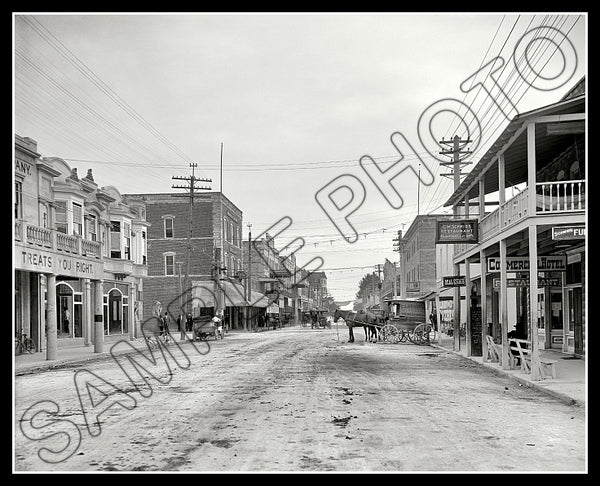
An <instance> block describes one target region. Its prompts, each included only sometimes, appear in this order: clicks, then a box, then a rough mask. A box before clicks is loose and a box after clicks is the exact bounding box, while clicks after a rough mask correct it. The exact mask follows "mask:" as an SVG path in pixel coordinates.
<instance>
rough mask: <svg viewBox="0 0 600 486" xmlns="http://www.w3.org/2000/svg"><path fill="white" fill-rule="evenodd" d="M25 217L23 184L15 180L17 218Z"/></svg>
mask: <svg viewBox="0 0 600 486" xmlns="http://www.w3.org/2000/svg"><path fill="white" fill-rule="evenodd" d="M22 217H23V184H21V182H19V181H16V182H15V219H21V218H22Z"/></svg>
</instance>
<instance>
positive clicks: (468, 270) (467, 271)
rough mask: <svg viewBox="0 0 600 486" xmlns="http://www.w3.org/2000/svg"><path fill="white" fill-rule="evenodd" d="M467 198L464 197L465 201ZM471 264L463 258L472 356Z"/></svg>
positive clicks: (469, 351) (468, 352) (468, 344)
mask: <svg viewBox="0 0 600 486" xmlns="http://www.w3.org/2000/svg"><path fill="white" fill-rule="evenodd" d="M466 202H467V200H466V199H465V203H466ZM470 267H471V264H470V263H469V259H468V258H465V283H466V285H465V309H466V312H467V315H466V316H465V317H466V332H465V339H466V343H467V356H472V354H473V350H472V349H471V268H470Z"/></svg>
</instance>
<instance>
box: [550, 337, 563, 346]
mask: <svg viewBox="0 0 600 486" xmlns="http://www.w3.org/2000/svg"><path fill="white" fill-rule="evenodd" d="M562 343H563V337H562V336H552V344H562Z"/></svg>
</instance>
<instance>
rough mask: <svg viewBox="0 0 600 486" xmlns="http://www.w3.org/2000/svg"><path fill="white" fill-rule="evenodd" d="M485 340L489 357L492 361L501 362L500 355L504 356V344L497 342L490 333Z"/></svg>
mask: <svg viewBox="0 0 600 486" xmlns="http://www.w3.org/2000/svg"><path fill="white" fill-rule="evenodd" d="M485 341H486V342H487V352H488V356H487V357H488V359H489V360H490V361H491V362H492V363H499V362H500V356H502V346H500V345H499V344H496V343H495V342H494V338H493V337H492V336H490V335H489V334H488V335H486V336H485Z"/></svg>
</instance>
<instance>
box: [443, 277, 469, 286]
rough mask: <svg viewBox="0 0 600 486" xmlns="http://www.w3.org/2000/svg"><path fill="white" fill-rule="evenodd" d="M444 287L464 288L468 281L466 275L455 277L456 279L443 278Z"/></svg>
mask: <svg viewBox="0 0 600 486" xmlns="http://www.w3.org/2000/svg"><path fill="white" fill-rule="evenodd" d="M442 282H443V285H444V287H464V286H466V285H467V280H466V278H465V276H464V275H455V276H454V277H442Z"/></svg>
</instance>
